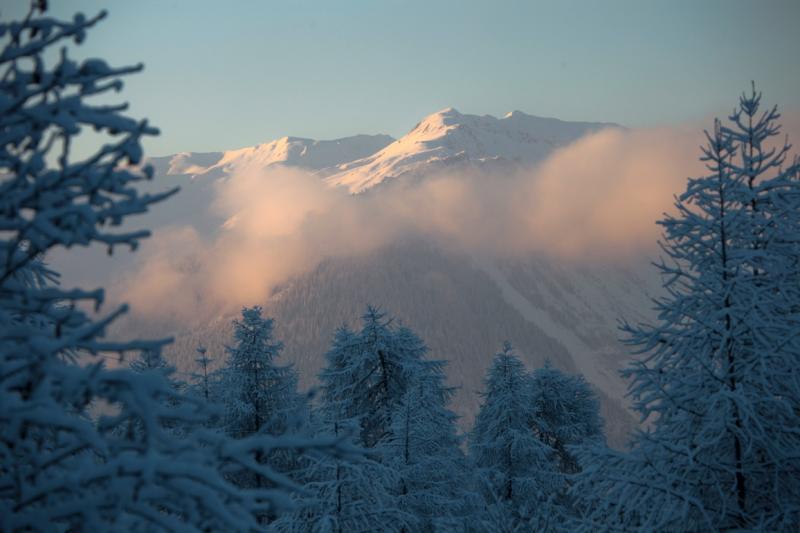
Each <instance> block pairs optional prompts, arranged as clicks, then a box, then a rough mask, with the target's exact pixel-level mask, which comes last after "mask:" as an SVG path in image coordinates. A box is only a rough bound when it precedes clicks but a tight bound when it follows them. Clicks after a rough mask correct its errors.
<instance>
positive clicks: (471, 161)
mask: <svg viewBox="0 0 800 533" xmlns="http://www.w3.org/2000/svg"><path fill="white" fill-rule="evenodd" d="M607 127H618V126H615V125H614V124H604V123H586V122H564V121H560V120H556V119H550V118H541V117H535V116H531V115H526V114H524V113H521V112H518V111H515V112H513V113H509V114H507V115H506V116H505V117H503V118H499V119H498V118H495V117H492V116H488V115H485V116H476V115H466V114H461V113H459V112H458V111H456V110H454V109H452V108H448V109H445V110H443V111H440V112H437V113H434V114H432V115H430V116H428V117H426V118H425V119H423V120H422V121H421V122H419V123H418V124H417V125H416V126H415V127H414V128H413V129H412V130H411V131H410V132H409V133H408V134H406V135H404V136H403V137H402V138H400V139H398V140H396V141H395V140H393V139H392V138H391V137H389V136H386V135H374V136H368V135H357V136H354V137H348V138H344V139H338V140H333V141H315V140H311V139H302V138H295V137H284V138H282V139H278V140H275V141H271V142H267V143H264V144H261V145H258V146H253V147H248V148H242V149H238V150H230V151H226V152H214V153H182V154H176V155H173V156H167V157H161V158H154V159H152V160H151V162H152V163H153V164H154V166H155V168H156V173H157V175H159V176H161V177H162V179H160V180H156V182H157V183H161V187H165V186H168V185H172V184H179V185H181V186H182V188H183V191H182V193H181V194H179V195H177V197H176V198H174V199H172V200H170V202H169V206H168V207H167V206H165V208H161V209H156V210H155V213H154V214H153V216H152V217H149V219H148V221H147V225H148V227H149V228H151V229H153V230H154V231H155V232H158V230H159V227H160V226H165V225H172V224H190V225H192V226H194V227H195V228H197V229H198V231H199V232H200V233H205V234H209V233H213V232H216V231H219V228H220V227H221V224H222V222H223V221H222V220H219V219H217V218H215V216H214V214H213V213H211V212H210V211H209V210H208V209H207V206H208V205H210V203H211V201H212V199H213V194H214V190H215V188H217V187H220V186H222V187H224V186H225V180H226V177H227V176H228V175H229V174H231V173H233V172H235V171H237V170H240V169H245V168H246V169H251V168H268V167H274V166H276V165H283V166H288V167H297V168H301V169H304V170H307V171H310V172H312V173H314V174H316V175H317V176H319V178H320V180H324V183H326V184H327V185H329V186H331V187H345V188H347V189H348V190H349V191H350V192H352V193H360V192H364V191H366V190H370V189H371V190H373V191H374V193H375V194H381V193H382V188H381V187H376V186H377V185H378V184H381V183H386V182H388V181H391V180H400V179H405V178H411V177H413V178H414V179H424V177H425V176H426V175H430V174H433V173H437V172H441V171H442V170H443V169H450V170H453V171H454V172H455V171H458V170H461V169H463V168H464V166H467V167H469V166H477V167H486V166H489V165H491V166H492V167H491V168H493V169H496V167H495V166H500V167H503V166H512V167H513V166H530V165H535V164H536V163H537V162H540V161H542V160H544V159H545V158H546V157H547V156H548V155H550V154H552V153H553V151H554V150H556V149H557V148H559V147H562V146H565V145H567V144H569V143H571V142H573V141H575V140H577V139H578V138H580V137H582V136H583V135H585V134H587V133H590V132H594V131H598V130H600V129H603V128H607ZM208 260H214V258H209V259H208ZM641 263H644V262H641ZM648 276H650V277H648ZM655 290H657V284H656V283H655V280H654V279H652V275H651V271H650V270H649V269H647V268H642V265H641V264H640V263H639V262H636V264H630V265H625V266H609V265H591V264H581V265H574V264H566V263H562V262H559V261H558V260H556V259H553V258H548V257H542V256H530V257H527V258H524V259H520V258H517V259H514V260H510V259H508V258H501V257H489V256H486V255H483V256H475V255H474V254H473V255H470V254H469V253H465V252H464V251H463V250H462V251H458V250H454V249H451V248H450V247H448V246H447V245H446V243H444V244H443V243H441V242H438V243H437V242H433V241H431V240H426V239H425V238H417V239H409V240H408V241H404V242H401V243H392V244H391V245H389V246H384V247H382V248H379V249H376V250H373V251H372V252H371V253H369V254H366V255H364V254H361V255H359V256H358V257H352V258H349V257H338V258H331V259H329V260H324V261H323V262H322V263H320V264H318V265H312V266H311V268H309V269H306V270H305V271H304V272H302V273H298V274H297V275H295V276H292V277H291V278H290V279H287V280H286V282H285V283H284V284H283V285H281V286H279V287H278V288H276V289H275V290H274V292H273V294H272V295H271V297H270V298H269V301H266V302H264V306H265V309H266V310H267V312H268V313H270V314H271V315H272V316H274V317H275V319H276V328H277V330H276V331H277V332H278V334H279V335H280V337H281V339H282V340H283V341H284V342H285V345H286V357H287V359H288V360H289V361H291V362H293V363H294V364H296V365H297V367H298V369H299V370H300V372H301V376H302V380H303V382H304V385H311V384H312V383H313V382H314V377H315V376H316V373H317V372H318V370H319V369H320V367H321V365H322V362H323V354H324V352H325V350H326V348H327V346H328V344H329V342H330V339H331V336H332V334H333V332H334V330H335V328H336V327H337V326H339V325H340V324H341V323H342V322H348V323H350V324H351V325H356V324H357V321H358V318H359V316H360V313H361V312H362V311H363V309H364V308H365V306H366V305H367V304H374V305H378V306H381V307H383V308H385V309H386V310H387V311H389V312H390V313H392V314H393V315H395V316H396V317H398V319H399V320H402V321H403V322H405V323H407V324H408V325H409V326H411V327H412V328H413V329H415V330H416V331H418V333H419V334H420V335H421V336H422V338H423V339H425V341H426V342H427V343H428V344H429V345H430V347H431V350H432V355H433V356H434V357H437V358H443V359H447V360H449V361H450V365H449V367H448V372H449V378H450V384H451V385H454V386H456V387H459V389H458V393H457V396H456V398H455V404H454V405H453V407H454V409H455V411H456V412H457V413H458V414H459V415H461V416H462V417H463V422H464V426H465V427H468V426H469V425H470V424H471V421H472V417H473V416H474V414H475V412H476V410H477V407H478V405H479V397H478V395H477V392H478V391H479V390H480V389H481V388H482V382H481V380H482V378H483V375H484V372H485V370H486V368H487V367H488V365H489V363H490V361H491V359H492V357H493V355H494V353H495V351H496V350H497V349H498V348H499V347H500V346H501V343H502V341H504V340H511V341H512V342H513V343H514V344H515V345H516V346H517V348H518V350H519V352H520V355H521V356H522V357H523V359H524V360H525V361H526V362H527V363H528V365H529V366H530V367H534V366H539V365H541V364H542V363H543V361H544V360H545V359H550V360H552V361H553V363H554V364H555V365H556V366H557V367H560V368H562V369H564V370H567V371H573V372H575V371H578V372H581V373H583V374H584V375H586V377H587V378H588V379H589V380H590V381H591V382H592V383H593V384H594V385H595V387H596V388H597V390H598V391H599V392H600V395H601V398H602V404H603V413H604V417H605V418H606V420H607V423H608V425H609V436H610V441H611V442H612V443H614V444H616V445H621V444H622V443H623V442H624V441H625V432H626V431H627V430H628V429H629V428H630V427H631V426H632V425H633V423H634V422H633V418H632V417H631V415H630V414H629V413H628V412H627V410H626V407H625V401H624V400H623V394H624V391H625V384H624V382H623V381H622V379H621V378H620V376H619V374H618V370H619V368H620V367H621V366H622V364H623V361H625V360H626V359H628V358H629V356H628V355H627V351H626V349H625V348H624V347H623V346H622V345H621V344H620V343H619V342H618V331H617V329H616V328H617V320H618V319H619V318H625V319H627V320H630V321H634V322H635V321H638V320H640V319H642V318H644V317H646V316H648V314H649V312H650V311H649V308H650V303H649V299H648V298H649V296H650V295H651V294H652V293H653V292H654V291H655ZM233 318H235V316H234V315H226V316H219V317H216V319H214V320H213V321H212V323H206V324H201V325H200V326H194V327H192V328H189V329H185V330H184V331H178V332H175V331H173V330H170V331H158V332H157V333H158V334H159V335H161V334H175V336H176V342H175V344H174V345H173V346H172V347H171V348H170V350H169V352H168V353H169V354H170V356H171V357H172V358H173V359H174V360H176V361H177V363H178V366H179V368H180V369H181V370H182V371H186V372H190V371H191V370H192V366H193V361H194V357H195V353H194V349H195V347H196V346H197V344H199V343H202V344H205V345H206V346H208V347H209V349H210V351H211V352H213V353H214V355H215V356H216V357H217V358H218V359H219V358H220V357H221V356H222V354H223V353H224V352H223V348H224V345H225V344H226V343H228V342H229V336H230V332H231V329H230V321H231V319H233ZM132 324H133V325H134V328H139V329H138V330H136V332H137V333H141V332H143V331H144V332H146V333H152V332H153V324H147V323H146V321H144V322H139V323H138V325H136V323H134V322H132Z"/></svg>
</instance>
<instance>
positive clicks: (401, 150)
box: [325, 107, 614, 193]
mask: <svg viewBox="0 0 800 533" xmlns="http://www.w3.org/2000/svg"><path fill="white" fill-rule="evenodd" d="M609 126H614V125H613V124H602V123H591V122H565V121H562V120H557V119H553V118H543V117H536V116H533V115H528V114H526V113H523V112H522V111H512V112H510V113H507V114H506V115H505V116H504V117H503V118H501V119H498V118H496V117H493V116H491V115H483V116H479V115H467V114H462V113H460V112H459V111H457V110H456V109H455V108H452V107H448V108H445V109H442V110H440V111H437V112H435V113H432V114H430V115H428V116H427V117H425V118H424V119H422V121H420V122H419V123H418V124H417V125H416V126H414V128H413V129H412V130H411V131H410V132H409V133H407V134H406V135H404V136H403V137H402V138H400V139H398V140H397V141H395V142H393V143H392V144H390V145H388V146H386V147H385V148H384V149H382V150H380V151H379V152H377V153H375V154H372V155H370V156H368V157H365V158H363V159H361V160H358V161H353V162H350V163H347V164H344V165H341V166H339V167H338V168H336V169H335V170H333V171H332V172H325V174H327V177H326V181H327V182H328V183H329V184H330V185H333V186H344V187H347V188H348V189H349V190H350V192H354V193H356V192H362V191H365V190H367V189H369V188H371V187H373V186H375V185H377V184H379V183H382V182H383V181H384V180H385V179H387V178H397V177H399V176H401V175H404V174H418V175H419V174H423V173H430V172H434V171H436V170H438V169H441V168H442V167H447V166H454V165H464V164H477V165H484V164H486V163H490V164H493V162H497V163H501V164H502V163H503V162H505V163H511V164H515V165H524V166H530V165H534V164H536V163H538V162H540V161H542V160H543V159H544V158H545V157H547V156H548V155H550V153H552V151H553V150H555V149H556V148H558V147H560V146H564V145H567V144H569V143H571V142H573V141H575V140H577V139H578V138H580V137H582V136H583V135H585V134H587V133H591V132H594V131H598V130H600V129H602V128H605V127H609Z"/></svg>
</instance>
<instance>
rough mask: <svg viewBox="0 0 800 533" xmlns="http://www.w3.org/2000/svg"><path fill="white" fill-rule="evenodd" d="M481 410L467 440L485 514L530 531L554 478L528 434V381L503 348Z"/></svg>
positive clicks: (547, 458)
mask: <svg viewBox="0 0 800 533" xmlns="http://www.w3.org/2000/svg"><path fill="white" fill-rule="evenodd" d="M484 382H485V390H484V392H483V394H482V395H483V404H482V405H481V408H480V411H478V415H477V417H476V418H475V425H474V427H473V429H472V432H471V434H470V441H469V451H470V456H471V459H472V461H473V463H474V465H475V467H476V468H478V469H479V473H480V480H479V486H481V487H482V489H483V490H484V497H485V500H486V503H487V505H488V506H490V507H492V508H493V509H492V510H491V513H495V514H499V515H500V516H501V517H503V522H504V523H506V524H510V526H509V527H513V528H515V529H517V528H519V529H526V528H530V527H531V524H532V523H537V522H538V521H539V519H540V518H546V517H542V516H541V515H542V514H543V511H544V508H543V509H540V506H542V504H543V503H544V502H547V501H548V498H549V496H550V495H551V494H552V492H553V491H554V489H556V488H557V487H558V486H559V483H558V482H559V476H558V475H557V472H555V470H554V469H553V468H552V467H551V465H552V461H553V459H552V457H551V454H552V450H551V449H550V448H549V447H548V446H546V445H544V444H542V443H541V442H540V441H539V439H537V438H536V436H535V435H534V434H533V432H532V431H531V427H530V409H531V405H532V397H531V387H530V383H529V376H528V374H527V373H526V371H525V367H524V366H523V364H522V362H521V361H520V360H519V359H518V358H517V357H516V356H515V355H514V353H513V350H512V347H511V344H510V343H508V342H506V343H505V344H504V345H503V350H502V351H501V352H500V353H498V354H496V355H495V357H494V360H493V362H492V365H491V367H490V368H489V370H488V372H487V375H486V378H485V381H484Z"/></svg>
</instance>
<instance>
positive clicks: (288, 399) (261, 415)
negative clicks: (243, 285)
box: [216, 306, 303, 488]
mask: <svg viewBox="0 0 800 533" xmlns="http://www.w3.org/2000/svg"><path fill="white" fill-rule="evenodd" d="M233 325H234V340H235V341H236V342H235V344H234V345H233V346H230V347H228V348H227V349H226V350H227V352H228V359H227V361H226V364H225V366H224V367H222V368H221V369H220V370H219V371H218V372H217V376H216V379H217V381H218V385H217V386H218V390H219V391H220V393H221V395H222V397H221V403H222V405H223V407H224V416H223V421H222V427H223V429H224V431H225V433H226V434H228V435H229V436H231V437H233V438H236V439H240V438H244V437H248V436H251V435H273V436H278V435H283V434H285V433H287V432H289V431H290V430H291V431H298V430H300V428H299V423H300V422H302V403H303V399H302V397H301V396H300V395H299V394H298V392H297V374H296V373H295V371H294V369H293V368H292V367H291V366H279V365H278V364H277V361H276V359H277V357H278V356H279V355H280V351H281V350H282V349H283V344H282V343H280V342H276V341H275V340H274V339H273V333H272V332H273V321H272V319H269V318H264V317H262V310H261V307H259V306H255V307H250V308H247V307H246V308H244V309H242V316H241V319H237V320H234V322H233ZM256 461H257V462H259V463H265V464H269V465H270V467H271V468H272V469H273V470H276V471H277V472H281V473H289V472H291V471H292V470H294V469H295V468H296V467H297V464H296V462H297V457H296V456H295V454H293V453H290V454H285V453H282V452H280V451H276V452H274V453H271V454H269V455H267V456H265V455H263V454H257V456H256ZM236 480H237V483H239V484H240V485H241V486H246V487H257V488H261V487H269V486H271V483H270V482H269V481H268V480H267V479H265V478H264V477H263V476H260V475H257V474H252V473H245V474H243V475H242V476H238V477H236Z"/></svg>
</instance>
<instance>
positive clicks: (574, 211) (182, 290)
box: [119, 126, 704, 320]
mask: <svg viewBox="0 0 800 533" xmlns="http://www.w3.org/2000/svg"><path fill="white" fill-rule="evenodd" d="M702 141H703V138H702V134H701V133H700V130H699V128H697V127H695V126H687V127H686V128H663V129H651V130H618V129H613V130H605V131H601V132H599V133H596V134H592V135H589V136H587V137H584V138H583V139H580V140H578V141H577V142H575V143H573V144H572V145H570V146H567V147H565V148H562V149H560V150H558V151H556V152H555V153H554V154H553V155H552V156H551V157H550V158H549V159H548V160H546V161H545V162H544V163H543V164H541V165H539V166H538V167H536V168H534V169H528V170H524V171H515V172H514V173H513V174H511V175H508V174H507V173H502V174H503V175H489V174H487V173H485V172H479V171H477V170H459V171H453V172H451V173H443V174H439V175H436V176H432V177H428V178H426V179H423V180H396V181H395V182H394V183H393V184H389V185H387V186H386V187H379V190H376V191H373V192H368V193H367V194H363V195H358V196H351V195H349V194H348V193H347V192H346V191H345V190H344V189H331V188H328V187H327V186H325V185H324V183H323V182H322V181H321V180H320V179H319V178H318V177H315V176H313V175H310V174H308V173H304V172H301V171H297V170H292V169H288V168H279V169H273V170H269V171H242V172H240V173H238V174H236V175H233V176H230V177H229V178H228V179H226V180H225V181H224V182H221V183H219V184H218V187H217V189H216V198H215V201H214V202H213V204H212V205H211V206H210V207H209V209H210V210H211V211H212V212H213V213H214V214H216V215H221V216H222V217H223V218H224V219H226V220H227V222H226V223H225V226H224V228H223V229H221V230H220V231H219V232H218V234H217V235H215V236H207V235H200V234H198V232H197V231H196V230H195V229H193V228H192V227H190V226H185V227H171V228H167V229H161V230H160V231H158V232H156V235H155V237H154V238H153V239H152V242H150V243H149V244H148V245H147V246H146V247H145V250H144V251H143V254H142V258H141V259H142V260H141V262H140V264H139V265H140V266H139V268H138V269H137V270H136V271H135V272H133V273H132V274H130V275H129V276H128V277H127V278H126V280H125V281H124V283H123V284H122V286H121V287H120V290H119V296H120V297H121V298H122V299H123V300H125V301H128V302H130V303H131V304H132V305H133V308H134V310H135V311H136V312H137V313H142V314H144V315H147V316H150V317H151V318H152V317H158V316H170V317H173V318H177V319H179V320H191V318H192V317H194V318H199V316H200V315H207V314H208V313H217V312H221V311H224V310H227V309H229V308H233V307H237V306H240V305H244V304H253V303H258V302H264V301H265V300H267V299H268V298H269V294H270V291H271V290H272V289H273V288H274V287H275V286H276V284H279V283H281V282H283V281H285V280H286V279H287V278H289V277H291V276H292V275H295V274H298V273H302V272H304V271H306V270H308V269H311V268H313V267H314V266H315V265H316V264H317V263H318V262H319V261H320V260H322V259H324V258H326V257H330V256H349V255H353V254H360V253H366V252H370V251H373V250H376V249H378V248H380V247H381V246H383V245H386V244H388V243H390V242H392V241H394V240H395V239H397V238H400V237H402V236H405V235H409V234H420V235H424V236H426V237H429V238H432V239H435V240H436V241H437V242H441V243H443V244H445V245H447V246H456V247H459V248H461V249H463V250H465V251H468V252H475V253H490V254H495V255H512V256H513V255H527V254H542V255H546V256H549V257H553V258H555V259H557V260H561V261H582V262H598V261H619V260H625V259H626V258H630V257H631V256H637V255H642V254H648V253H651V252H652V251H653V249H654V245H655V242H656V240H657V239H658V237H659V229H658V227H657V226H656V224H655V221H656V220H658V219H659V218H661V217H662V216H663V213H664V212H665V211H669V210H670V209H671V207H672V202H673V195H674V194H676V193H679V192H681V191H682V190H683V189H684V187H685V184H686V178H687V177H688V176H697V175H701V174H702V173H703V172H704V169H703V167H702V164H701V163H700V162H699V161H698V155H699V150H698V146H699V145H700V144H701V143H702ZM166 208H168V206H167V207H166Z"/></svg>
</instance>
